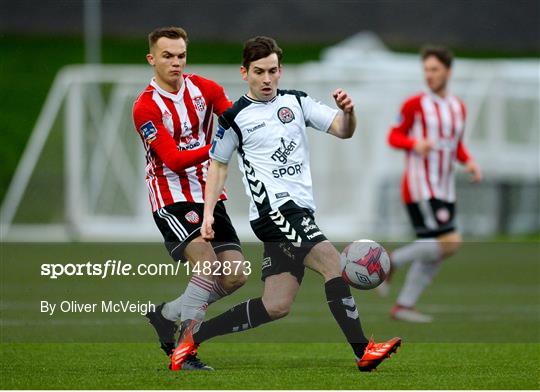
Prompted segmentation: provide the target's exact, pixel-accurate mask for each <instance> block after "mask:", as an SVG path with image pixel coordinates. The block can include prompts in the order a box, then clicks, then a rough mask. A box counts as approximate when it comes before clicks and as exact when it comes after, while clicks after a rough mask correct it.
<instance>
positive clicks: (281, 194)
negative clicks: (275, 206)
mask: <svg viewBox="0 0 540 392" xmlns="http://www.w3.org/2000/svg"><path fill="white" fill-rule="evenodd" d="M287 196H290V195H289V192H279V193H276V199H283V198H284V197H287Z"/></svg>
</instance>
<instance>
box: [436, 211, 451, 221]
mask: <svg viewBox="0 0 540 392" xmlns="http://www.w3.org/2000/svg"><path fill="white" fill-rule="evenodd" d="M435 215H436V216H437V219H438V221H439V222H442V223H446V222H448V220H449V219H450V211H448V209H447V208H444V207H443V208H439V209H438V210H437V212H436V213H435Z"/></svg>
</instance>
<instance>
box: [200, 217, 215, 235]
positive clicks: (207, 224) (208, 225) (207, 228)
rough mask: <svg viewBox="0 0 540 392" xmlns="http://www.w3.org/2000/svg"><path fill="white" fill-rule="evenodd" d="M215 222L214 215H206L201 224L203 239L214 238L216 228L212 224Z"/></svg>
mask: <svg viewBox="0 0 540 392" xmlns="http://www.w3.org/2000/svg"><path fill="white" fill-rule="evenodd" d="M213 224H214V217H213V216H212V215H208V216H206V215H205V216H204V218H203V222H202V225H201V236H202V238H203V239H205V240H207V241H210V240H213V239H214V234H215V233H214V229H212V225H213Z"/></svg>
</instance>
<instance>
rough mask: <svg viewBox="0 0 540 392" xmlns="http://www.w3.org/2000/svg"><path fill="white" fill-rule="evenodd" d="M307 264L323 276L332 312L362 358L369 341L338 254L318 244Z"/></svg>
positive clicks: (310, 253)
mask: <svg viewBox="0 0 540 392" xmlns="http://www.w3.org/2000/svg"><path fill="white" fill-rule="evenodd" d="M304 264H305V265H306V267H308V268H310V269H312V270H314V271H316V272H318V273H319V274H321V275H322V276H323V278H324V281H325V283H324V289H325V293H326V301H327V303H328V306H329V307H330V311H331V312H332V315H333V316H334V319H335V320H336V322H337V323H338V325H339V327H340V328H341V330H342V331H343V334H344V335H345V337H346V339H347V342H349V344H350V345H351V347H352V349H353V351H354V353H355V355H356V356H357V357H358V358H361V357H362V355H363V354H364V350H365V348H366V347H367V345H368V339H367V338H366V336H365V335H364V332H363V331H362V326H361V325H360V316H359V314H358V309H357V307H356V303H355V301H354V297H353V296H352V294H351V289H350V287H349V285H347V284H346V283H345V281H344V280H343V279H342V278H341V266H340V262H339V253H338V251H337V250H336V248H335V247H334V245H332V244H331V243H330V241H328V240H325V241H322V242H319V243H317V244H316V245H315V246H314V247H313V248H312V249H311V250H310V252H309V253H308V254H307V256H306V257H305V259H304Z"/></svg>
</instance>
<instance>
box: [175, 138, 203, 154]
mask: <svg viewBox="0 0 540 392" xmlns="http://www.w3.org/2000/svg"><path fill="white" fill-rule="evenodd" d="M200 146H201V142H199V141H198V140H196V139H194V138H193V136H191V135H187V136H181V137H180V146H179V149H180V151H185V150H193V149H194V148H197V147H200Z"/></svg>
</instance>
